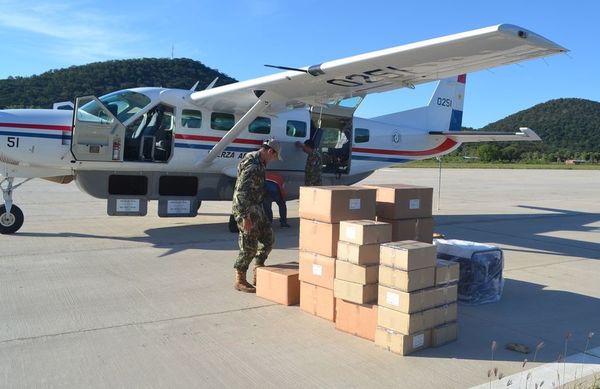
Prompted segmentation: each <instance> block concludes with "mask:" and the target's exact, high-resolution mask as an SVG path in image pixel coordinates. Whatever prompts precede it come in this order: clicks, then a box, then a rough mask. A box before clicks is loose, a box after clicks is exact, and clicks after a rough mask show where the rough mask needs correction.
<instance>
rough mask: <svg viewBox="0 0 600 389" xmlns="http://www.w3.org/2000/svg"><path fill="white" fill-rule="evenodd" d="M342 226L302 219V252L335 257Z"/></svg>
mask: <svg viewBox="0 0 600 389" xmlns="http://www.w3.org/2000/svg"><path fill="white" fill-rule="evenodd" d="M339 236H340V225H339V224H330V223H323V222H319V221H314V220H308V219H300V244H299V245H300V250H304V251H310V252H313V253H317V254H321V255H325V256H326V257H335V256H336V255H337V242H338V237H339Z"/></svg>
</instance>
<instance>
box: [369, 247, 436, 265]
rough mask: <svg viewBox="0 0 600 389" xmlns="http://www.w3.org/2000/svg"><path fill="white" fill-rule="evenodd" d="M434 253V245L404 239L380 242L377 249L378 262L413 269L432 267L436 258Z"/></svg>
mask: <svg viewBox="0 0 600 389" xmlns="http://www.w3.org/2000/svg"><path fill="white" fill-rule="evenodd" d="M436 255H437V251H436V247H435V246H434V245H432V244H429V243H423V242H417V241H414V240H404V241H400V242H391V243H382V244H381V247H380V251H379V262H380V264H381V265H384V266H389V267H393V268H396V269H400V270H405V271H413V270H418V269H424V268H427V267H434V266H435V263H436V260H437V259H436Z"/></svg>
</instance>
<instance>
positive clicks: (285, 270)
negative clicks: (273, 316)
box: [256, 262, 300, 305]
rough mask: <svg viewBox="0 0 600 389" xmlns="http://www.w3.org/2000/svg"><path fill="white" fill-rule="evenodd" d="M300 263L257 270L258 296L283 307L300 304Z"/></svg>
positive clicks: (264, 267) (283, 264)
mask: <svg viewBox="0 0 600 389" xmlns="http://www.w3.org/2000/svg"><path fill="white" fill-rule="evenodd" d="M298 273H299V271H298V262H290V263H282V264H278V265H271V266H263V267H259V268H258V269H256V295H257V296H258V297H262V298H264V299H267V300H271V301H275V302H276V303H279V304H283V305H296V304H298V303H299V302H300V281H299V280H298Z"/></svg>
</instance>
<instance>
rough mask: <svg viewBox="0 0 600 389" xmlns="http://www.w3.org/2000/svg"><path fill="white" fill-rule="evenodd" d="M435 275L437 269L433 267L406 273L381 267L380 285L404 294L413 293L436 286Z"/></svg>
mask: <svg viewBox="0 0 600 389" xmlns="http://www.w3.org/2000/svg"><path fill="white" fill-rule="evenodd" d="M434 275H435V268H433V267H426V268H424V269H417V270H413V271H405V270H400V269H394V268H393V267H389V266H384V265H379V284H380V285H384V286H388V287H390V288H392V289H398V290H401V291H403V292H412V291H414V290H419V289H425V288H429V287H432V286H433V284H434V282H433V281H434Z"/></svg>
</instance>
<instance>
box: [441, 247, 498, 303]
mask: <svg viewBox="0 0 600 389" xmlns="http://www.w3.org/2000/svg"><path fill="white" fill-rule="evenodd" d="M433 244H435V245H436V246H437V257H438V258H440V259H445V260H448V261H454V262H458V263H459V265H460V276H459V281H458V300H459V301H461V302H463V303H466V304H473V305H476V304H485V303H493V302H496V301H499V300H500V298H501V297H502V288H503V287H504V278H502V269H503V268H504V258H503V255H502V250H500V249H499V248H498V247H496V246H492V245H488V244H482V243H477V242H469V241H465V240H457V239H434V242H433Z"/></svg>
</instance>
